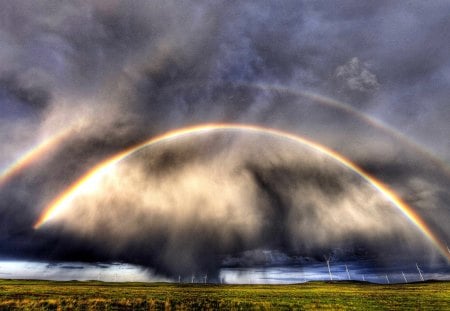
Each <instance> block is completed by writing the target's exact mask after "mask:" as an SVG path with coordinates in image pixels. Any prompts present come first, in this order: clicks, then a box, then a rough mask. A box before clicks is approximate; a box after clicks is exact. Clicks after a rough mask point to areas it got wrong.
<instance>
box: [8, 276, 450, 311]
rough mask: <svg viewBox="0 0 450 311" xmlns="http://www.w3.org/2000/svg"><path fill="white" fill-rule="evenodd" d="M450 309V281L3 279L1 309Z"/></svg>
mask: <svg viewBox="0 0 450 311" xmlns="http://www.w3.org/2000/svg"><path fill="white" fill-rule="evenodd" d="M16 309H20V310H216V309H225V310H249V309H250V310H450V282H444V281H441V282H438V281H428V282H420V283H409V284H391V285H380V284H371V283H363V282H333V283H331V282H308V283H302V284H294V285H225V284H224V285H221V284H220V285H219V284H176V283H106V282H96V281H90V282H78V281H71V282H55V281H38V280H0V310H16Z"/></svg>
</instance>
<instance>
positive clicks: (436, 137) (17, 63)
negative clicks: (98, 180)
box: [0, 0, 450, 274]
mask: <svg viewBox="0 0 450 311" xmlns="http://www.w3.org/2000/svg"><path fill="white" fill-rule="evenodd" d="M449 9H450V7H449V4H448V3H447V2H446V1H435V2H433V3H432V4H422V3H420V2H414V1H413V2H408V1H400V2H395V3H393V2H391V1H382V2H381V1H378V2H376V3H375V2H373V3H361V2H359V1H340V2H336V3H330V2H329V1H314V2H311V1H300V2H299V1H285V2H283V3H278V2H275V1H264V2H258V1H228V2H221V3H214V4H212V3H209V2H207V1H184V2H182V3H179V2H178V3H177V2H171V1H151V2H149V1H132V2H131V1H130V2H120V1H103V0H92V1H75V0H74V1H54V0H48V1H40V2H30V1H24V0H19V1H4V2H2V4H0V43H1V44H0V121H1V123H0V142H1V144H2V152H1V154H0V165H1V167H7V166H8V165H9V164H10V163H12V162H14V161H15V159H17V158H18V157H20V155H21V154H23V153H24V152H25V150H29V149H30V147H31V146H33V145H35V144H37V143H38V142H40V141H42V140H45V139H46V138H48V137H51V136H52V135H55V134H57V133H60V132H62V131H65V130H68V133H69V134H67V137H65V139H63V140H62V142H60V143H59V144H57V145H55V146H54V147H53V148H51V150H50V151H48V152H46V155H45V156H40V157H39V158H38V159H37V161H35V162H33V163H31V164H30V165H29V166H27V167H25V169H23V170H21V171H20V172H18V173H17V174H15V175H14V176H13V178H12V179H10V180H8V182H7V183H5V184H3V185H2V186H1V187H2V188H0V200H1V203H0V224H1V226H0V232H1V237H2V238H1V239H2V241H1V242H2V243H1V244H0V245H1V246H0V247H1V253H0V256H1V255H4V256H16V257H25V258H36V259H61V260H69V261H73V260H81V261H99V260H104V261H111V260H123V261H127V262H131V263H139V264H142V265H150V266H152V267H155V268H156V269H157V270H158V269H159V271H161V272H165V273H169V274H170V273H177V272H179V271H181V270H183V271H184V270H201V269H204V270H210V271H215V269H216V268H217V267H219V266H220V264H221V262H222V260H223V259H224V258H228V257H227V256H231V257H233V256H237V255H236V254H241V255H242V254H244V255H242V257H243V262H251V260H249V259H248V258H250V257H252V256H253V255H251V256H250V255H248V254H253V253H252V252H256V253H255V254H259V252H260V251H261V249H262V248H265V247H268V248H270V247H273V248H275V249H276V251H279V252H281V253H283V254H285V255H286V256H291V257H290V258H296V257H295V256H300V255H302V249H303V252H304V253H305V254H308V255H310V256H318V257H322V255H321V254H322V253H326V252H330V251H332V250H331V249H332V248H333V247H332V246H330V245H327V243H323V240H321V237H319V236H320V234H317V240H315V239H312V238H310V237H309V236H308V232H306V231H307V229H308V228H309V229H310V230H313V229H314V228H313V227H312V224H316V223H319V222H321V221H325V219H326V217H322V216H321V214H320V213H317V208H318V203H317V202H316V201H314V200H313V201H311V202H309V203H308V200H305V202H306V203H305V204H304V205H301V206H302V208H299V209H295V211H296V212H295V213H296V214H295V217H297V218H295V217H294V218H295V219H305V220H308V222H309V223H305V224H303V228H304V229H303V230H304V231H301V230H300V231H298V232H296V233H295V234H294V233H292V232H283V229H280V228H279V227H276V226H274V225H273V224H280V225H281V224H285V225H286V224H289V221H290V220H289V217H291V216H292V214H291V213H290V212H289V211H292V210H293V202H297V200H299V198H297V197H295V196H294V195H293V193H292V191H290V190H292V188H295V187H300V188H302V189H309V188H311V189H316V190H314V191H313V193H314V195H315V196H323V197H325V198H329V199H330V200H331V201H333V200H337V201H339V200H342V199H343V198H345V197H347V196H349V195H350V194H349V193H352V195H356V194H353V192H352V191H351V190H349V189H348V187H347V186H348V185H349V184H352V185H355V181H354V180H353V179H352V178H353V177H352V178H350V179H349V180H348V179H346V178H347V177H346V176H347V175H346V174H340V175H339V174H336V173H335V172H334V171H332V172H329V171H327V170H326V169H323V168H322V169H318V168H317V166H312V167H309V166H305V163H303V162H302V163H293V162H289V161H288V162H276V161H275V160H273V159H272V158H271V157H266V158H264V156H261V159H266V160H267V161H268V162H267V163H265V162H263V161H261V159H259V160H258V158H257V157H256V158H252V157H251V161H243V162H242V163H241V164H242V165H241V166H239V168H240V170H241V174H242V176H240V177H239V178H241V179H240V180H241V181H242V184H239V185H240V187H242V188H243V189H247V188H246V187H250V188H252V189H253V190H252V191H254V192H255V194H257V195H255V197H257V198H258V200H253V199H252V200H253V201H252V200H250V199H249V202H247V203H248V204H250V205H251V204H256V203H255V202H258V204H261V205H262V206H265V208H266V209H267V210H266V212H267V215H266V218H267V219H268V220H267V223H265V222H261V223H264V226H266V227H267V228H266V229H267V233H266V234H267V236H264V235H262V236H258V237H259V238H258V239H256V240H252V239H248V235H246V234H242V232H241V233H240V231H239V230H237V229H234V228H230V231H229V232H227V233H226V234H225V233H224V232H225V231H224V232H221V231H215V228H214V227H213V226H207V225H205V224H203V223H202V225H199V226H194V227H192V228H190V227H189V228H188V227H186V228H185V227H183V226H181V227H176V228H175V229H173V228H172V229H171V230H168V229H167V228H166V227H164V226H161V227H160V228H159V229H158V230H159V233H160V235H159V237H158V238H155V239H153V240H152V239H151V240H140V239H139V240H136V242H130V241H129V240H127V239H125V240H126V241H127V242H126V243H125V242H123V243H124V245H123V247H122V246H121V247H119V249H118V250H115V251H111V250H110V249H109V248H108V247H109V246H110V244H109V243H110V241H108V242H107V243H104V244H102V245H107V246H108V247H107V246H104V247H103V246H99V245H98V243H97V242H93V243H91V239H89V238H87V237H85V236H83V235H79V234H76V233H73V232H71V231H70V230H66V228H65V227H64V226H62V227H61V228H56V227H55V228H52V229H46V230H42V231H35V230H33V229H31V227H32V225H33V223H34V222H35V220H36V219H37V217H38V216H39V214H40V213H41V211H42V210H43V209H44V207H45V206H46V205H47V204H49V203H50V202H51V201H52V200H53V199H54V198H55V197H56V196H57V195H58V194H59V193H61V192H62V191H63V190H64V189H66V187H68V186H69V185H70V184H72V183H73V182H75V181H76V180H77V179H78V178H79V177H80V176H82V175H83V174H84V173H85V172H87V171H88V170H89V169H90V168H92V167H93V166H94V165H95V163H98V162H99V161H100V160H101V159H104V158H105V157H108V156H110V155H112V154H114V153H116V152H118V151H120V150H122V149H123V148H125V147H129V146H132V145H134V144H136V143H138V142H141V141H144V140H146V139H148V138H150V137H152V136H154V135H156V134H161V133H163V132H165V131H167V130H170V129H174V128H179V127H183V126H187V125H192V124H197V123H206V122H236V123H253V124H259V125H262V126H267V127H274V128H278V129H282V130H285V131H289V132H292V133H296V134H298V135H302V136H304V137H306V138H308V139H312V140H314V141H317V142H319V143H322V144H324V145H326V146H328V147H329V148H331V149H333V150H336V151H338V152H340V153H341V154H343V155H344V156H346V157H348V158H349V159H351V160H352V161H354V162H355V163H357V164H358V165H360V166H361V167H362V168H363V169H364V170H366V171H367V172H369V173H370V174H372V175H374V176H375V177H377V178H379V179H380V180H382V181H383V182H385V183H386V184H388V185H390V186H391V187H392V188H393V189H394V190H395V191H397V192H398V193H399V195H400V196H402V197H403V198H404V199H405V200H406V201H407V202H408V203H410V204H411V205H412V206H413V207H414V208H415V209H416V210H417V211H418V213H419V214H420V215H421V216H422V217H424V219H425V220H426V221H427V222H428V223H430V225H431V226H432V227H433V228H434V230H435V231H436V233H437V234H438V235H439V236H440V237H441V238H442V239H443V240H448V239H449V236H450V231H449V230H450V229H449V228H448V226H447V223H448V222H449V221H450V214H449V211H448V207H447V206H448V204H449V203H450V194H449V192H448V189H450V188H449V186H450V177H449V176H450V174H449V173H448V170H449V169H447V173H446V172H445V169H443V167H444V166H445V165H447V166H448V163H450V156H449V154H450V140H449V139H448V133H449V132H450V125H449V124H450V123H449V122H448V120H449V119H450V106H449V105H448V98H449V96H450V94H449V88H448V85H449V79H450V78H449V77H450V63H449V59H448V50H449V48H450V46H449V45H450V38H449V34H450V31H448V30H449V28H450V21H449V19H448V18H447V15H448V14H447V12H448V11H449ZM270 86H271V87H270ZM278 86H282V87H284V89H283V88H280V87H278ZM289 90H290V91H289ZM303 90H306V91H310V92H312V93H319V94H323V95H327V96H329V97H332V98H334V99H337V100H341V101H345V102H346V103H348V105H349V106H350V107H352V109H356V110H358V111H359V112H362V113H366V114H368V115H372V116H374V117H376V118H378V119H380V120H381V121H383V122H385V123H387V124H389V125H390V126H391V127H393V128H396V129H398V130H399V131H400V132H401V133H403V134H405V135H406V136H407V137H409V139H411V141H415V142H418V143H419V144H421V145H423V146H426V148H428V150H429V151H430V153H431V154H433V153H434V154H437V155H439V157H440V158H442V159H443V161H441V162H439V160H437V159H435V158H433V157H430V156H428V155H426V154H425V153H424V152H418V151H417V148H416V147H415V146H414V145H412V144H411V143H408V142H405V141H404V140H403V139H401V138H399V136H398V135H397V136H396V135H392V134H391V133H390V132H389V131H386V130H383V129H380V128H377V127H375V126H374V125H373V124H368V123H367V121H366V120H364V119H363V118H361V117H358V116H357V114H355V113H351V112H349V110H348V109H347V110H346V109H342V108H340V107H339V106H336V105H333V104H329V103H328V104H327V103H324V102H323V101H321V100H320V99H317V98H316V99H314V98H311V97H310V96H309V97H308V96H306V95H305V94H303V95H302V94H300V93H299V91H303ZM197 143H199V145H198V146H197V147H194V146H193V145H191V144H188V143H186V145H184V146H178V149H174V150H163V149H161V150H158V151H157V152H158V153H156V154H153V155H152V156H151V157H149V156H148V155H147V153H145V152H144V153H143V155H142V157H143V159H151V160H148V161H150V162H146V161H143V162H142V163H143V164H142V165H141V166H139V168H140V169H141V170H142V171H145V172H150V171H151V174H150V175H151V176H158V178H161V179H167V180H168V181H171V182H173V183H174V184H176V183H180V182H181V181H180V180H182V178H181V177H180V176H184V175H183V174H184V172H187V171H188V168H189V169H191V170H192V171H193V172H197V174H199V176H206V175H207V173H206V172H205V168H202V166H201V165H200V164H199V163H202V162H205V161H206V162H207V161H208V160H209V159H216V158H221V157H222V155H223V154H224V153H225V154H227V152H226V151H227V150H228V149H229V150H231V151H233V152H236V149H235V148H236V146H237V145H239V144H236V143H235V141H234V140H227V139H224V138H221V139H218V140H217V141H215V142H214V143H212V142H211V141H208V140H205V141H202V142H201V143H200V142H197ZM208 145H209V146H210V147H209V148H207V146H208ZM243 149H246V148H245V147H243ZM231 151H230V152H231ZM155 152H156V151H155ZM241 152H242V159H245V151H241ZM266 156H267V155H266ZM268 159H270V161H269V160H268ZM276 159H277V161H278V160H280V159H278V158H276ZM271 161H275V162H274V163H277V165H274V166H271V165H270V163H272V162H271ZM225 163H226V161H225ZM268 163H269V164H268ZM189 172H191V171H189ZM205 174H206V175H205ZM191 175H192V173H190V175H189V176H188V175H186V176H185V178H187V179H189V178H190V176H191ZM349 176H351V174H350V175H349ZM131 177H133V176H131ZM138 177H139V176H138ZM228 177H229V176H228ZM136 178H137V177H136ZM139 178H143V177H142V176H140V177H139ZM146 178H147V177H146ZM171 178H172V179H171ZM227 180H229V179H227ZM244 181H245V182H244ZM0 184H1V183H0ZM356 184H358V182H356ZM208 187H209V186H208ZM223 187H225V188H226V187H230V189H234V188H233V187H236V185H233V184H231V185H229V184H228V183H225V184H224V185H223ZM166 190H167V189H166ZM167 191H168V190H167ZM236 191H238V190H236ZM238 192H239V191H238ZM361 193H365V192H364V191H363V190H361ZM303 195H304V196H306V197H308V196H309V195H311V193H310V192H308V193H305V194H303ZM180 196H182V195H181V194H180ZM207 197H208V196H207ZM350 197H351V195H350ZM111 198H114V196H111ZM111 198H110V201H111V202H110V203H114V204H112V205H114V206H115V205H119V203H117V202H121V201H120V198H117V200H119V201H117V202H112V201H114V200H112V199H111ZM332 198H333V199H332ZM205 200H206V199H205ZM206 201H207V202H213V200H209V199H208V200H206ZM122 203H123V204H130V202H128V201H124V202H122ZM188 203H189V202H188ZM190 203H192V205H195V204H194V202H190ZM197 203H198V204H200V203H201V202H197ZM203 203H204V202H203ZM92 204H93V203H89V204H86V206H90V205H92ZM186 204H187V203H186ZM208 204H211V206H214V204H213V203H208ZM236 204H237V203H236ZM319 205H320V204H319ZM329 206H330V210H332V208H333V206H334V204H329ZM82 210H83V209H82ZM121 213H122V212H121ZM121 213H119V214H120V215H119V216H120V217H121V218H123V217H126V215H125V214H126V213H125V214H123V215H122V214H121ZM112 215H116V214H115V213H112ZM330 215H331V214H330ZM116 216H117V215H116ZM330 217H331V216H330ZM92 219H96V218H95V217H94V216H93V217H92ZM132 219H137V221H140V218H139V217H137V218H133V217H132ZM271 221H272V222H271ZM138 223H139V222H138ZM144 223H145V221H144ZM186 223H188V222H186ZM189 223H190V222H189ZM131 224H132V222H130V226H131ZM203 225H205V226H203ZM102 226H105V228H108V226H107V224H103V225H102ZM135 226H136V225H135ZM100 227H101V226H100ZM276 228H278V229H276ZM136 230H137V231H138V229H136ZM177 230H178V231H177ZM233 230H234V231H233ZM277 230H278V231H277ZM280 230H281V231H280ZM402 230H403V229H402ZM402 230H401V232H402V234H399V235H398V236H397V237H393V236H391V237H390V238H389V239H387V238H386V237H383V238H382V239H380V237H379V236H378V235H377V234H374V235H373V236H368V235H367V236H364V238H362V239H361V240H359V238H358V234H356V233H354V232H353V233H352V234H351V239H349V241H350V242H349V243H348V245H347V244H345V243H344V244H345V245H343V246H342V247H343V248H347V247H348V248H350V249H352V250H356V249H359V247H360V246H361V245H362V246H363V247H365V248H366V250H367V252H369V253H371V254H372V253H381V252H382V251H384V250H388V251H392V250H393V249H395V247H396V246H395V245H398V244H399V243H400V244H402V245H405V246H404V248H405V252H406V253H408V252H410V251H411V249H413V250H412V252H413V253H414V254H417V256H419V255H418V254H420V253H421V252H423V249H424V246H423V243H422V242H420V243H418V246H417V248H416V249H414V247H412V246H411V243H412V242H411V241H412V240H413V239H412V238H411V236H414V234H413V233H411V232H409V231H408V230H406V231H408V233H405V232H406V231H405V232H403V231H402ZM411 230H412V231H413V230H414V229H411ZM327 232H328V231H327ZM178 234H181V235H185V236H195V237H197V240H192V239H191V240H189V241H185V240H184V239H178V238H177V237H178ZM227 234H228V235H230V239H231V240H232V241H233V243H231V244H232V246H233V247H231V246H227V247H224V248H223V247H222V246H220V245H216V243H215V242H216V241H217V240H220V239H221V237H222V236H224V235H227ZM296 234H298V235H300V236H305V238H304V239H303V240H302V241H301V242H299V244H298V245H297V246H296V247H294V246H293V245H292V236H296ZM172 235H173V236H172ZM271 237H273V241H272V242H273V244H270V243H269V244H266V243H262V242H261V241H263V240H265V239H267V240H269V239H270V238H271ZM306 237H307V238H306ZM105 239H106V238H105ZM167 239H169V240H170V241H171V243H168V244H167V242H166V240H167ZM171 239H172V240H171ZM419 239H420V238H419ZM255 241H257V242H255ZM405 241H408V243H406V242H405ZM196 242H198V243H196ZM336 243H337V242H336ZM69 245H70V247H67V246H69ZM299 245H300V246H299ZM163 246H164V247H163ZM146 247H148V249H151V250H154V252H152V253H151V254H153V255H148V254H147V253H145V254H144V255H140V254H141V250H142V249H143V248H146ZM159 248H164V249H165V250H166V252H165V253H164V252H162V253H160V254H158V255H154V254H155V253H157V252H156V250H157V249H159ZM179 248H182V249H183V250H184V251H185V252H184V253H185V254H186V255H185V258H184V260H181V262H183V263H184V265H185V266H183V267H179V268H174V262H175V261H177V257H176V256H175V255H174V254H175V253H176V251H177V249H179ZM111 249H114V248H113V247H111ZM206 250H209V251H206ZM264 251H265V250H264ZM246 252H250V253H246ZM355 252H356V251H353V252H352V251H349V252H348V253H346V254H347V255H346V256H347V257H349V256H350V257H351V254H352V253H355ZM209 253H213V255H211V256H210V255H209ZM246 254H247V255H246ZM258 256H259V255H258ZM258 256H257V257H258ZM433 256H435V257H433ZM238 257H239V256H238ZM343 257H345V256H343ZM394 257H395V256H394ZM193 258H195V260H193ZM233 258H234V257H233ZM258 258H259V257H258ZM430 258H431V259H430ZM430 258H429V259H430V260H434V259H436V258H439V256H437V255H430ZM258 260H259V259H256V261H258ZM437 260H440V259H437ZM193 261H195V264H194V263H193Z"/></svg>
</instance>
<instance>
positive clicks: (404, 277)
mask: <svg viewBox="0 0 450 311" xmlns="http://www.w3.org/2000/svg"><path fill="white" fill-rule="evenodd" d="M402 275H403V279H404V280H405V283H408V280H407V279H406V276H405V274H404V273H403V271H402Z"/></svg>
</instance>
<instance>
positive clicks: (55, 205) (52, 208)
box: [34, 124, 450, 261]
mask: <svg viewBox="0 0 450 311" xmlns="http://www.w3.org/2000/svg"><path fill="white" fill-rule="evenodd" d="M213 131H247V132H256V133H263V134H268V135H272V136H275V137H280V138H284V139H288V140H291V141H294V142H297V143H300V144H302V145H304V146H307V147H309V148H311V149H313V150H315V151H319V152H321V153H323V154H325V155H327V156H329V157H331V158H333V159H334V160H336V161H338V162H339V163H340V164H341V165H342V166H344V167H347V168H349V169H351V170H352V171H353V172H355V173H356V174H358V175H359V176H361V177H362V178H363V179H365V180H366V181H367V182H369V183H370V184H371V185H372V186H373V187H374V188H375V189H376V190H377V191H379V192H380V193H381V194H382V195H383V196H384V197H385V198H386V199H388V200H389V201H390V202H391V203H392V204H393V205H394V206H395V207H396V208H397V209H398V210H399V211H400V212H401V213H402V214H403V215H404V216H405V217H406V218H407V219H408V220H409V221H410V222H411V223H412V224H414V226H415V227H417V228H418V229H419V230H420V231H421V232H422V233H423V235H424V236H425V237H426V238H427V240H428V241H430V242H431V243H432V244H433V245H434V246H436V248H437V249H438V250H439V251H440V253H441V254H442V255H443V256H444V257H445V258H446V259H447V260H448V261H450V253H449V252H448V251H447V246H446V244H445V243H444V242H442V241H441V240H440V239H439V238H438V237H437V236H436V235H435V234H434V233H433V231H432V230H431V229H430V228H429V227H428V226H427V224H426V223H425V221H424V220H423V219H422V218H421V217H420V216H419V215H418V214H417V213H416V212H415V211H414V210H413V209H412V208H411V207H410V206H409V205H408V204H407V203H405V202H404V201H403V200H402V199H401V198H400V197H399V196H398V195H397V194H396V193H395V192H394V191H392V190H391V189H390V188H389V187H388V186H387V185H385V184H383V183H382V182H381V181H379V180H377V179H376V178H375V177H372V176H371V175H369V174H368V173H366V172H365V171H364V170H363V169H361V168H360V167H358V166H357V165H356V164H354V163H352V162H351V161H350V160H348V159H346V158H345V157H343V156H342V155H340V154H338V153H337V152H335V151H333V150H331V149H329V148H327V147H325V146H323V145H320V144H318V143H316V142H314V141H311V140H308V139H307V138H304V137H300V136H297V135H294V134H291V133H288V132H284V131H280V130H276V129H270V128H264V127H261V126H256V125H246V124H204V125H196V126H191V127H186V128H181V129H177V130H173V131H169V132H167V133H165V134H162V135H159V136H156V137H154V138H152V139H150V140H147V141H145V142H143V143H140V144H138V145H135V146H133V147H130V148H128V149H125V150H123V151H121V152H119V153H117V154H115V155H114V156H112V157H110V158H108V159H106V160H104V161H103V162H101V163H99V164H98V165H96V166H95V167H94V168H92V169H91V170H90V171H89V172H88V173H86V174H85V175H84V176H82V177H81V178H80V179H79V180H78V181H76V182H75V183H74V184H72V185H71V186H70V187H69V188H68V189H67V190H66V191H65V192H63V193H61V194H60V195H59V196H58V197H56V198H55V199H54V200H53V201H52V202H51V203H50V204H49V205H48V206H47V208H46V209H45V210H44V211H43V213H42V214H41V216H40V217H39V219H38V220H37V222H36V224H35V225H34V229H39V228H40V227H41V226H42V225H43V224H44V223H46V222H47V221H49V220H51V219H52V218H54V217H55V216H56V215H58V214H59V213H61V212H62V211H63V210H64V209H65V208H67V206H68V203H69V202H70V201H71V200H72V199H73V198H74V197H75V196H76V195H77V192H78V191H79V189H80V188H81V187H82V186H83V185H84V184H85V183H86V182H88V181H90V180H92V179H93V178H95V176H99V174H103V173H104V172H106V171H108V170H109V169H110V168H112V167H113V166H114V165H115V164H116V163H118V162H120V161H121V160H123V159H125V158H126V157H128V156H129V155H131V154H133V153H135V152H136V151H139V150H141V149H143V148H146V147H148V146H150V145H153V144H157V143H159V142H163V141H168V140H172V139H177V138H181V137H183V136H187V135H193V134H201V133H210V132H213Z"/></svg>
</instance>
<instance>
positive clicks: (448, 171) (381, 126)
mask: <svg viewBox="0 0 450 311" xmlns="http://www.w3.org/2000/svg"><path fill="white" fill-rule="evenodd" d="M205 83H208V82H207V81H191V82H182V83H179V84H176V85H175V86H174V85H171V86H170V88H173V87H175V88H176V87H191V86H194V85H198V84H205ZM225 83H227V82H225ZM228 83H229V84H230V85H233V86H242V87H247V88H253V89H259V90H262V91H268V92H279V93H285V94H289V95H293V96H296V97H304V98H308V99H310V100H312V101H314V102H316V103H318V104H320V105H322V106H326V107H330V108H334V109H337V110H339V111H341V112H344V113H346V114H348V115H350V116H352V117H355V118H357V119H359V120H361V121H363V122H365V123H367V124H368V125H370V126H372V127H374V128H376V129H378V130H380V131H381V132H382V133H385V134H387V135H389V136H391V137H393V138H395V139H397V140H399V141H400V142H401V143H402V144H404V145H405V146H407V147H409V148H411V149H412V150H413V151H414V152H415V153H417V154H418V155H420V156H422V157H423V158H426V159H428V160H429V161H430V162H431V163H433V164H434V165H435V166H436V167H438V168H439V169H440V171H441V172H442V173H443V174H445V175H446V176H447V177H448V178H450V165H449V164H448V163H446V162H445V161H443V160H442V159H440V158H439V157H437V156H435V155H434V154H433V153H431V152H430V151H428V150H427V149H425V148H424V147H423V146H421V145H420V144H418V143H416V142H414V141H412V140H411V139H410V138H409V137H407V136H405V135H404V134H403V133H401V132H400V131H398V130H397V129H396V128H394V127H392V126H390V125H388V124H386V123H384V122H382V121H380V120H379V119H377V118H374V117H372V116H369V115H367V114H365V113H363V112H361V111H360V110H358V109H355V108H354V107H352V106H351V105H349V104H347V103H344V102H341V101H338V100H336V99H333V98H330V97H327V96H324V95H321V94H318V93H314V92H311V91H306V90H297V89H293V88H291V87H287V86H284V85H280V84H268V83H262V82H257V83H253V82H228Z"/></svg>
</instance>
